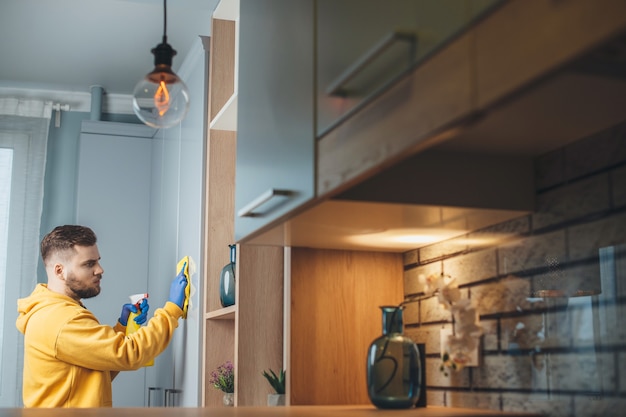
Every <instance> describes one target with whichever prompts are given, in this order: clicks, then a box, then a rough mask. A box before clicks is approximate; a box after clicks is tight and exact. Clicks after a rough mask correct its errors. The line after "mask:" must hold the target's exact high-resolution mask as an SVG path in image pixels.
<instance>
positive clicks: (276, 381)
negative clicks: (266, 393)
mask: <svg viewBox="0 0 626 417" xmlns="http://www.w3.org/2000/svg"><path fill="white" fill-rule="evenodd" d="M269 372H270V373H267V371H263V376H264V377H265V379H267V382H269V383H270V385H271V386H272V388H274V391H276V394H284V393H285V374H286V372H285V371H284V370H282V369H281V370H280V373H279V374H278V375H276V373H275V372H274V371H272V370H271V369H270V370H269Z"/></svg>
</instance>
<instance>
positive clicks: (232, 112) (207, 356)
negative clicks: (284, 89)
mask: <svg viewBox="0 0 626 417" xmlns="http://www.w3.org/2000/svg"><path fill="white" fill-rule="evenodd" d="M238 11H239V0H222V1H221V2H220V4H219V5H218V7H217V8H216V10H215V12H214V14H213V18H212V29H211V32H212V33H211V39H210V60H209V62H210V64H209V92H208V103H209V104H208V106H209V108H208V114H209V129H208V134H207V144H206V156H205V159H206V172H205V177H206V183H205V198H206V201H205V206H206V213H205V229H204V230H205V232H204V239H205V241H204V247H205V248H206V249H205V254H204V256H205V258H206V259H205V262H204V265H205V271H204V277H205V281H206V282H205V294H204V349H203V354H204V356H203V359H204V360H203V364H202V366H203V370H204V372H203V381H202V389H203V395H202V405H203V406H205V407H209V406H221V404H222V397H223V393H222V392H221V391H218V390H216V389H215V388H214V387H212V386H211V385H210V384H209V383H208V381H209V378H210V374H211V372H212V371H213V370H214V369H216V368H217V367H218V366H219V365H221V364H223V363H224V362H226V361H231V362H233V364H234V365H235V405H245V406H252V405H257V406H259V405H260V406H262V405H266V404H267V394H268V393H270V392H271V388H270V387H269V384H267V382H266V381H265V380H264V378H263V376H262V374H261V373H262V371H263V370H264V369H268V368H272V369H280V368H282V366H283V358H282V356H283V249H282V248H279V247H267V246H246V245H237V252H236V255H237V256H236V268H235V291H236V300H235V305H233V306H230V307H225V308H224V307H222V306H221V304H220V300H219V281H220V274H221V271H222V268H223V267H224V266H225V265H226V264H228V263H229V262H230V250H229V245H232V244H233V242H234V215H235V197H234V193H235V164H236V153H237V132H236V130H237V93H236V85H237V82H236V80H237V64H236V61H237V19H238V14H239V13H238Z"/></svg>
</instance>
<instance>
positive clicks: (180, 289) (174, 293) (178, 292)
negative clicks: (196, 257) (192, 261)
mask: <svg viewBox="0 0 626 417" xmlns="http://www.w3.org/2000/svg"><path fill="white" fill-rule="evenodd" d="M186 267H187V262H185V263H184V264H183V267H182V268H181V270H180V272H179V273H178V275H176V278H174V281H172V285H170V298H169V301H171V302H172V303H174V304H176V305H177V306H178V307H180V308H181V309H182V308H183V304H184V302H185V288H186V287H187V284H188V283H187V278H186V277H185V273H184V272H185V268H186Z"/></svg>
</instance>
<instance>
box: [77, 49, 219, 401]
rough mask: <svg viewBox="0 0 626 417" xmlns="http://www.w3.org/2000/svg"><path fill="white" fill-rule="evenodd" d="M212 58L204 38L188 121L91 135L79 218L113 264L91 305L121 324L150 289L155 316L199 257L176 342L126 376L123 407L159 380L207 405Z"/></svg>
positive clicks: (82, 160)
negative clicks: (205, 272) (204, 358)
mask: <svg viewBox="0 0 626 417" xmlns="http://www.w3.org/2000/svg"><path fill="white" fill-rule="evenodd" d="M205 56H206V55H205V52H204V48H203V46H202V42H201V39H200V38H198V40H197V44H195V45H194V47H193V48H192V51H191V52H190V54H189V55H188V56H187V58H186V59H185V61H184V63H183V65H182V66H181V70H180V71H179V76H180V77H181V78H182V79H183V80H185V82H186V84H187V86H188V88H189V91H190V95H191V102H190V109H189V113H188V114H187V117H186V118H185V119H184V120H183V122H182V123H181V125H180V126H177V127H174V128H170V129H166V130H161V131H158V132H156V134H154V136H153V137H150V138H148V139H147V138H145V137H141V138H140V137H134V136H133V135H132V134H131V135H126V134H125V133H124V131H121V132H119V135H116V134H107V135H89V134H88V135H85V134H83V135H81V143H80V147H81V149H80V152H79V169H78V192H77V222H78V223H79V224H84V225H86V226H90V227H93V229H94V231H95V232H96V234H97V235H98V241H99V243H98V246H99V249H100V254H101V256H102V263H103V268H104V270H105V274H104V279H103V291H102V293H101V294H100V295H99V296H98V297H96V298H94V299H91V300H88V301H87V302H86V305H87V307H88V308H90V309H91V310H92V311H93V312H94V313H95V314H96V316H97V317H99V318H100V319H101V320H102V322H104V323H109V324H114V323H115V320H116V319H117V317H118V316H119V311H120V309H121V306H122V304H123V303H125V302H127V299H128V298H127V297H128V295H130V294H133V293H139V292H145V291H147V292H148V293H149V294H150V306H151V313H150V316H151V315H152V313H153V312H154V310H155V309H156V308H158V307H161V306H163V305H164V303H165V302H166V301H167V299H168V296H169V287H170V283H171V282H172V280H173V278H174V277H175V276H176V274H177V272H178V271H177V270H176V265H177V263H178V261H179V260H180V259H181V258H183V257H184V256H189V257H191V259H192V261H193V262H192V265H193V266H195V268H192V276H191V281H192V290H191V302H190V306H189V312H188V316H187V319H186V320H180V322H179V328H178V329H177V331H176V332H175V336H174V340H173V341H172V342H171V344H170V346H169V347H168V348H167V350H166V351H165V352H163V353H162V354H161V355H160V356H159V357H158V358H157V359H156V360H155V365H154V366H153V367H148V368H144V369H141V370H139V371H135V372H124V373H122V374H120V375H119V376H118V377H117V378H116V380H115V381H114V383H113V404H114V406H115V407H137V406H147V405H148V398H147V397H148V388H149V387H159V388H161V391H160V393H161V395H164V394H165V392H166V390H171V389H176V390H180V394H179V395H178V397H177V398H176V399H175V400H176V402H175V404H176V405H179V406H185V407H195V406H199V405H200V403H201V397H200V390H201V376H202V375H201V366H200V364H201V355H202V340H203V338H202V319H203V308H202V299H201V294H202V293H203V291H202V288H201V283H202V278H201V276H200V271H202V265H201V257H202V256H201V254H202V218H203V203H204V199H203V184H204V156H203V155H204V138H205V136H206V135H205V132H204V125H205V113H206V111H205V109H206V105H205V96H206V82H205V78H206V67H207V65H206V58H205ZM99 124H103V125H108V126H113V125H115V124H111V123H107V122H99ZM118 125H119V124H118ZM127 127H128V128H129V129H131V130H133V129H135V128H146V126H143V125H135V126H133V125H127ZM153 133H154V132H153ZM120 135H121V136H120ZM194 269H195V271H194ZM155 393H156V391H155ZM171 399H172V400H174V398H173V397H172V398H171ZM161 404H162V403H161Z"/></svg>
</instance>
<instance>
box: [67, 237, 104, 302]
mask: <svg viewBox="0 0 626 417" xmlns="http://www.w3.org/2000/svg"><path fill="white" fill-rule="evenodd" d="M74 250H75V251H76V253H75V254H73V256H71V257H70V259H69V260H68V261H67V262H65V265H64V266H65V268H64V271H63V276H64V278H65V288H66V293H67V295H69V296H70V297H72V298H74V299H75V300H80V299H81V298H91V297H95V296H96V295H98V294H100V280H101V279H102V274H103V273H104V270H103V269H102V267H101V266H100V253H99V252H98V246H97V245H93V246H78V245H77V246H74Z"/></svg>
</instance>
